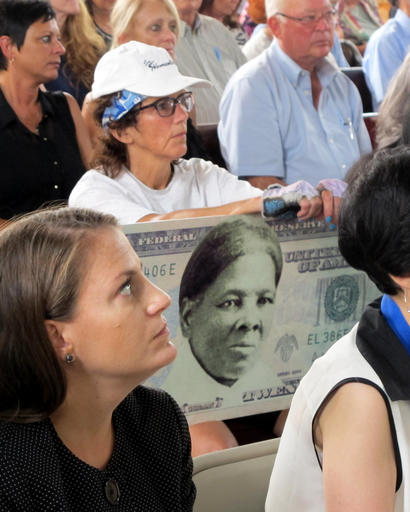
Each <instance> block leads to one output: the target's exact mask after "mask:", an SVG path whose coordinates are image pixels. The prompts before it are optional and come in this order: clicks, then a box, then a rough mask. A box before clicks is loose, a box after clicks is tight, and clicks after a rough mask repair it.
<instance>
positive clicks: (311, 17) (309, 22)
mask: <svg viewBox="0 0 410 512" xmlns="http://www.w3.org/2000/svg"><path fill="white" fill-rule="evenodd" d="M275 16H283V17H284V18H288V19H289V20H293V21H297V22H299V23H302V25H305V27H308V28H314V27H316V25H317V24H318V23H319V21H320V20H324V21H325V22H326V23H328V24H329V25H330V24H333V23H334V22H335V18H336V11H335V10H334V9H330V10H329V11H326V12H324V13H322V14H308V15H306V16H302V17H300V18H296V17H295V16H289V15H287V14H285V13H283V12H277V13H275Z"/></svg>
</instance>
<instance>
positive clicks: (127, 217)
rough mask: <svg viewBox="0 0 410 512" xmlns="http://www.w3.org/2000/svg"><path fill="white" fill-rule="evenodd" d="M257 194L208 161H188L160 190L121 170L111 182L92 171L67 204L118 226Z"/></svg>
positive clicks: (182, 162)
mask: <svg viewBox="0 0 410 512" xmlns="http://www.w3.org/2000/svg"><path fill="white" fill-rule="evenodd" d="M261 193H262V192H261V190H259V189H258V188H255V187H252V186H251V185H250V184H249V183H248V182H247V181H241V180H238V178H237V177H236V176H234V175H232V174H230V173H229V172H228V171H226V170H225V169H222V168H220V167H218V166H217V165H214V164H213V163H212V162H208V161H206V160H201V159H200V158H191V160H180V161H179V163H178V164H176V165H174V175H173V176H172V179H171V181H170V182H169V184H168V186H167V187H166V188H164V189H161V190H154V189H152V188H150V187H147V186H146V185H144V183H142V182H141V181H140V180H139V179H138V178H136V177H135V176H134V175H133V174H132V173H131V172H130V171H129V170H128V169H127V168H125V167H123V169H122V171H121V173H120V174H119V175H118V176H117V177H116V178H114V179H112V178H109V177H108V176H105V175H104V174H102V173H101V172H100V171H98V170H94V169H93V170H91V171H88V172H86V173H85V174H84V175H83V176H82V178H81V179H80V180H79V181H78V183H77V184H76V186H75V187H74V188H73V190H72V192H71V194H70V197H69V199H68V204H69V206H75V207H80V208H91V209H93V210H98V211H100V212H103V213H110V214H111V215H114V216H115V217H116V218H117V219H118V222H119V223H120V224H133V223H135V222H137V221H138V220H139V219H141V218H142V217H145V216H146V215H149V214H151V213H157V214H161V213H169V212H172V211H175V210H185V209H190V208H205V207H216V206H221V205H224V204H228V203H232V202H234V201H240V200H241V199H248V198H250V197H256V196H260V195H261Z"/></svg>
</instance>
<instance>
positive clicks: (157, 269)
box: [143, 263, 176, 277]
mask: <svg viewBox="0 0 410 512" xmlns="http://www.w3.org/2000/svg"><path fill="white" fill-rule="evenodd" d="M175 267H176V263H163V264H162V265H151V266H148V265H144V266H143V268H144V274H145V275H146V276H147V277H158V276H160V277H165V276H174V275H175Z"/></svg>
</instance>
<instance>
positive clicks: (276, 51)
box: [218, 0, 371, 188]
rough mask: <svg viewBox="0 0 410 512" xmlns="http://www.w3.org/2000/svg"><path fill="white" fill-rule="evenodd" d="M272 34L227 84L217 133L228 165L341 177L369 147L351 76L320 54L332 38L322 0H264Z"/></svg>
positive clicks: (259, 178)
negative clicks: (267, 44)
mask: <svg viewBox="0 0 410 512" xmlns="http://www.w3.org/2000/svg"><path fill="white" fill-rule="evenodd" d="M266 6H267V15H268V24H269V27H270V28H271V30H272V32H273V34H274V36H275V38H276V40H275V41H274V43H273V44H272V45H271V46H270V47H269V48H268V49H267V50H266V51H265V52H264V53H263V54H261V55H260V56H259V57H257V58H255V59H253V60H252V61H251V62H248V63H247V64H246V65H245V66H243V67H242V68H241V69H240V70H238V71H237V72H236V73H235V75H234V76H233V77H232V79H231V80H230V81H229V83H228V85H227V86H226V89H225V92H224V94H223V97H222V100H221V104H220V113H221V121H220V123H219V126H218V135H219V140H220V144H221V149H222V154H223V156H224V158H225V160H226V162H227V163H228V167H229V169H230V171H231V172H233V173H234V174H236V175H237V176H241V177H247V178H248V179H249V180H250V182H251V183H252V184H253V185H255V186H259V187H260V188H266V187H267V186H268V185H269V184H271V183H275V182H278V181H280V182H286V183H292V182H294V181H297V180H301V179H302V180H306V181H308V182H310V183H313V184H316V183H317V182H318V181H319V180H321V179H324V178H343V176H344V175H345V173H346V172H347V170H348V168H349V167H350V165H351V164H352V163H353V162H355V161H356V160H358V158H359V157H360V155H361V154H363V153H368V152H370V151H371V144H370V139H369V135H368V133H367V130H366V127H365V125H364V122H363V119H362V102H361V99H360V95H359V92H358V91H357V89H356V87H355V85H354V84H353V83H352V81H351V80H350V79H349V78H347V77H346V76H345V75H344V74H343V73H342V72H340V71H339V70H338V69H336V68H335V67H334V66H333V65H332V64H330V62H329V61H328V59H327V58H326V56H327V54H328V53H329V51H330V49H331V47H332V44H333V26H334V11H333V9H332V7H331V5H330V4H329V2H328V0H293V1H292V2H289V1H288V0H268V1H267V3H266Z"/></svg>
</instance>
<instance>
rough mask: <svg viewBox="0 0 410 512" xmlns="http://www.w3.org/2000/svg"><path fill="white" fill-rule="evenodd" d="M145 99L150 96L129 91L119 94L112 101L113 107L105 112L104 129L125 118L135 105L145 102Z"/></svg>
mask: <svg viewBox="0 0 410 512" xmlns="http://www.w3.org/2000/svg"><path fill="white" fill-rule="evenodd" d="M145 98H148V96H143V95H142V94H137V93H135V92H131V91H127V90H126V89H124V90H122V91H120V92H118V93H117V94H116V95H115V96H114V98H113V99H112V101H111V105H110V106H109V107H107V108H106V109H105V110H104V113H103V116H102V126H103V128H106V127H107V126H108V123H110V122H111V121H118V120H119V119H121V118H122V117H124V116H125V114H128V112H129V111H130V110H131V109H132V108H133V107H135V105H138V103H141V102H142V101H144V100H145Z"/></svg>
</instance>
